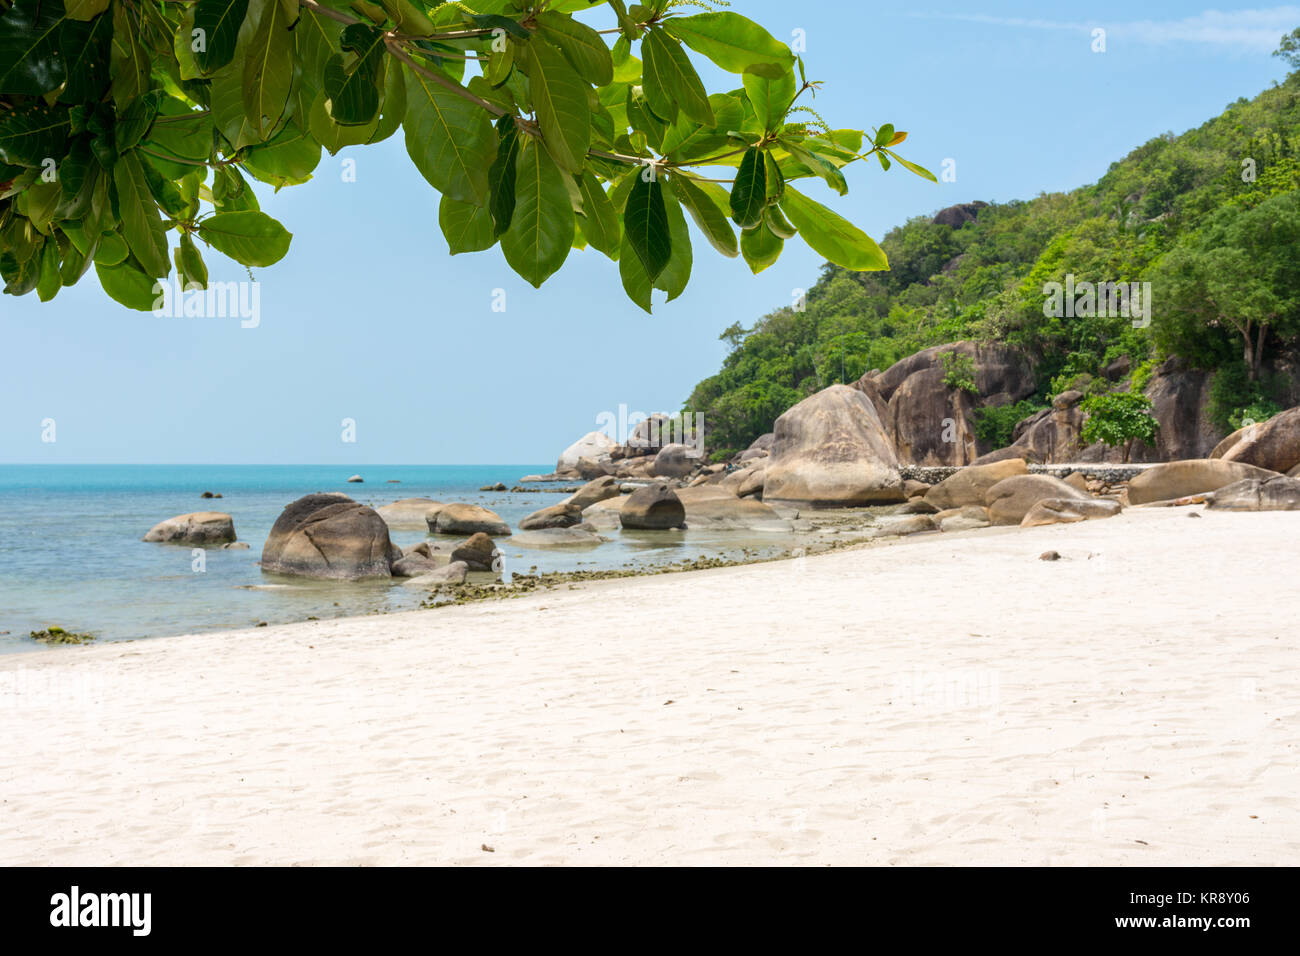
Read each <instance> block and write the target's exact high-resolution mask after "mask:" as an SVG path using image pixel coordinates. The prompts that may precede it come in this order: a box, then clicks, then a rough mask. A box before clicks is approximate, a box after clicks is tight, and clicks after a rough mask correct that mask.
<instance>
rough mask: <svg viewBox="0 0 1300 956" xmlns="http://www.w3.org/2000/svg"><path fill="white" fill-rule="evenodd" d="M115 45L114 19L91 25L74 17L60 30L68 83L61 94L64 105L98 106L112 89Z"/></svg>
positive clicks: (99, 21)
mask: <svg viewBox="0 0 1300 956" xmlns="http://www.w3.org/2000/svg"><path fill="white" fill-rule="evenodd" d="M112 43H113V18H112V17H98V18H97V19H95V20H92V21H90V22H77V20H76V19H72V18H70V19H69V20H67V21H65V22H64V23H63V27H62V29H60V31H59V50H60V52H61V55H62V57H63V63H64V69H65V70H66V72H67V78H68V82H67V84H66V85H65V86H64V88H63V91H62V92H61V93H59V102H60V103H97V102H99V101H100V100H101V99H103V98H104V93H105V92H106V91H107V90H108V88H109V83H110V77H109V70H108V68H109V61H110V52H111V50H112Z"/></svg>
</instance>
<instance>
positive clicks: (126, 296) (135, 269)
mask: <svg viewBox="0 0 1300 956" xmlns="http://www.w3.org/2000/svg"><path fill="white" fill-rule="evenodd" d="M95 274H96V275H97V276H99V284H100V285H102V286H103V287H104V291H105V292H107V293H108V294H109V296H110V297H111V298H113V299H115V300H116V301H118V302H120V303H121V304H122V305H124V306H126V307H127V308H128V309H135V310H136V311H137V312H152V311H153V310H154V307H155V305H160V304H161V303H160V301H159V300H160V299H161V298H162V286H161V285H160V284H159V282H158V280H156V279H154V278H152V277H151V276H148V275H145V273H144V272H143V271H142V270H141V269H140V267H139V266H138V265H136V264H135V262H134V261H132V260H130V259H125V260H123V261H122V262H120V263H118V264H117V265H112V266H105V265H100V263H99V261H98V260H96V262H95Z"/></svg>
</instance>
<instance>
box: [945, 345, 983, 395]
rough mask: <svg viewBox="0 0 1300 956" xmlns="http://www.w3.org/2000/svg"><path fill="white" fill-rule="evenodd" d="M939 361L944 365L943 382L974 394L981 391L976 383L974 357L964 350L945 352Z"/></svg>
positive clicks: (950, 386)
mask: <svg viewBox="0 0 1300 956" xmlns="http://www.w3.org/2000/svg"><path fill="white" fill-rule="evenodd" d="M939 361H940V362H941V363H942V365H943V384H945V385H947V386H948V387H949V388H955V389H959V390H960V391H963V392H970V393H971V394H972V395H978V394H979V393H980V390H979V387H978V386H977V385H976V384H975V360H974V359H973V358H971V357H970V356H969V355H966V354H965V353H963V352H944V353H943V355H942V356H940V358H939Z"/></svg>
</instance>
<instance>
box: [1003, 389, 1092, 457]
mask: <svg viewBox="0 0 1300 956" xmlns="http://www.w3.org/2000/svg"><path fill="white" fill-rule="evenodd" d="M1082 401H1083V393H1082V392H1079V391H1075V390H1073V389H1072V390H1069V391H1065V392H1062V393H1061V394H1060V395H1058V396H1056V398H1055V399H1054V400H1053V402H1052V407H1051V408H1045V409H1043V410H1042V411H1041V412H1038V413H1036V414H1034V415H1031V416H1030V417H1029V418H1026V419H1023V420H1021V421H1019V422H1017V423H1016V427H1015V431H1013V432H1012V435H1011V447H1012V448H1013V449H1015V450H1017V451H1021V452H1023V453H1024V456H1025V458H1027V459H1029V460H1032V461H1036V462H1049V463H1055V462H1063V461H1083V460H1085V459H1084V458H1083V457H1082V452H1083V439H1082V437H1081V436H1082V432H1083V422H1084V418H1085V416H1084V414H1083V409H1081V408H1080V407H1079V403H1080V402H1082Z"/></svg>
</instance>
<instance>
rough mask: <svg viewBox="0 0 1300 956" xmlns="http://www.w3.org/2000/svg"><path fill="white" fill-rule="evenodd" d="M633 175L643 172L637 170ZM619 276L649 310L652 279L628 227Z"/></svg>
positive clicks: (632, 296) (626, 289)
mask: <svg viewBox="0 0 1300 956" xmlns="http://www.w3.org/2000/svg"><path fill="white" fill-rule="evenodd" d="M632 175H633V176H639V175H641V174H640V173H639V172H635V173H633V174H632ZM618 276H619V278H620V279H621V280H622V282H623V291H624V292H626V293H627V297H628V298H629V299H631V300H632V301H633V302H635V303H636V304H637V305H639V306H640V307H641V308H642V309H644V310H645V311H646V312H649V311H650V290H651V285H650V279H649V277H647V276H646V274H645V266H643V265H642V264H641V259H640V257H639V256H638V255H637V254H636V250H635V249H633V248H632V241H631V240H630V239H629V238H628V235H627V230H626V229H625V230H623V241H622V243H621V244H620V245H619V255H618Z"/></svg>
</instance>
